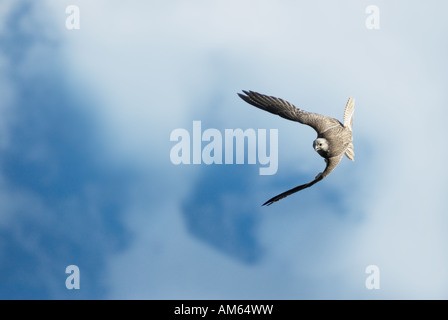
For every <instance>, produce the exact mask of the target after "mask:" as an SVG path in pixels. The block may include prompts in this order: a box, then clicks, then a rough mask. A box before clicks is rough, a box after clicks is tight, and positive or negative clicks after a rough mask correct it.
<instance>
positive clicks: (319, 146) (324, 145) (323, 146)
mask: <svg viewBox="0 0 448 320" xmlns="http://www.w3.org/2000/svg"><path fill="white" fill-rule="evenodd" d="M313 148H314V150H316V152H318V153H319V154H321V153H325V152H327V151H328V140H327V139H325V138H317V139H316V140H314V142H313Z"/></svg>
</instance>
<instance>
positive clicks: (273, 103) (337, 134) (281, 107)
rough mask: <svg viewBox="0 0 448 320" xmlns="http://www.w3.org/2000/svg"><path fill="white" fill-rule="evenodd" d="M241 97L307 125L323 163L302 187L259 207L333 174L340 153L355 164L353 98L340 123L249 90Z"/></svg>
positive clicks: (340, 155) (254, 104)
mask: <svg viewBox="0 0 448 320" xmlns="http://www.w3.org/2000/svg"><path fill="white" fill-rule="evenodd" d="M243 92H244V94H241V93H238V95H239V96H240V98H241V99H243V100H244V101H246V102H247V103H249V104H251V105H253V106H255V107H257V108H260V109H262V110H265V111H268V112H270V113H273V114H277V115H279V116H280V117H282V118H285V119H288V120H292V121H297V122H300V123H303V124H306V125H309V126H310V127H312V128H313V129H314V130H316V132H317V138H316V140H314V141H313V148H314V150H316V152H317V153H319V154H320V155H321V156H322V157H323V158H324V159H325V163H326V167H325V170H324V171H323V172H321V173H319V174H318V175H317V176H316V177H315V178H314V180H313V181H311V182H308V183H305V184H302V185H300V186H297V187H295V188H292V189H290V190H288V191H285V192H283V193H281V194H279V195H277V196H275V197H273V198H271V199H269V200H268V201H266V202H265V203H264V204H263V205H268V206H269V205H271V204H273V203H274V202H276V201H278V200H280V199H283V198H285V197H287V196H289V195H290V194H293V193H295V192H297V191H300V190H303V189H305V188H309V187H311V186H312V185H314V184H315V183H317V182H319V181H320V180H322V179H323V178H325V177H326V176H328V175H329V174H330V172H331V171H333V169H334V168H336V166H337V165H338V164H339V162H340V161H341V159H342V157H343V156H344V154H345V155H346V156H347V158H349V159H350V160H352V161H355V159H354V156H355V153H354V151H353V143H352V141H353V137H352V125H353V113H354V112H355V99H352V97H350V98H349V99H348V101H347V105H346V106H345V111H344V124H342V123H341V122H339V121H338V120H337V119H335V118H331V117H327V116H323V115H320V114H317V113H311V112H307V111H304V110H301V109H299V108H297V107H295V106H294V105H292V104H291V103H289V102H288V101H285V100H283V99H280V98H275V97H272V96H266V95H264V94H260V93H257V92H253V91H244V90H243Z"/></svg>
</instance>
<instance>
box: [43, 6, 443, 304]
mask: <svg viewBox="0 0 448 320" xmlns="http://www.w3.org/2000/svg"><path fill="white" fill-rule="evenodd" d="M47 3H48V5H49V6H51V7H52V8H54V9H53V13H54V15H55V20H56V21H59V22H61V28H64V26H65V24H64V23H63V20H62V19H61V18H59V17H60V15H62V16H64V12H65V11H64V10H63V9H64V3H63V2H62V3H61V2H55V1H47ZM67 3H68V2H67ZM401 3H402V6H401V7H400V6H398V5H396V4H395V5H389V4H386V3H383V4H381V5H380V9H381V10H382V11H381V12H382V15H384V17H385V19H383V20H382V21H383V22H382V23H383V24H382V28H381V29H380V30H378V31H368V30H366V29H365V27H364V17H365V13H364V9H365V8H364V7H363V6H362V4H359V3H357V4H356V5H353V2H350V1H346V2H343V4H340V3H338V4H336V3H330V2H329V1H328V2H323V3H322V2H320V3H319V4H312V5H311V4H310V5H307V6H305V5H302V4H295V3H294V4H292V3H290V2H288V3H283V4H280V5H277V4H275V5H274V4H273V2H269V1H264V2H262V3H258V4H257V5H256V6H255V7H254V4H253V2H251V1H243V2H241V1H240V2H236V1H234V2H230V3H229V2H226V3H224V2H222V3H217V2H213V3H211V2H206V1H198V2H196V3H195V5H193V4H192V3H188V4H187V3H184V2H172V3H165V4H162V5H159V4H157V5H156V4H154V3H152V2H149V3H142V2H132V4H129V2H128V3H127V4H126V5H124V4H122V3H121V2H106V1H96V2H94V3H92V2H89V1H79V6H80V9H81V30H79V31H66V30H64V31H62V30H61V34H63V37H64V41H65V50H66V51H65V54H66V57H67V71H68V70H69V71H68V72H69V73H70V74H72V75H73V79H74V80H73V82H74V84H76V83H77V81H78V82H79V81H81V82H84V83H83V84H82V85H81V86H82V87H84V88H86V87H91V88H92V89H90V92H92V96H94V97H95V98H96V99H98V101H100V102H102V103H100V104H99V108H98V110H94V112H97V113H99V114H100V115H101V116H102V119H103V121H104V122H103V123H102V124H101V125H102V126H103V127H104V128H103V129H104V133H105V137H106V138H107V142H108V143H109V144H110V153H111V154H112V155H113V156H114V157H118V156H123V157H124V158H126V159H127V161H130V162H131V163H133V164H136V165H138V166H139V167H140V168H142V169H143V170H144V172H143V174H146V175H148V176H150V175H153V174H155V172H156V173H157V178H159V179H162V177H163V181H161V180H160V181H158V182H160V183H161V187H159V189H158V190H163V191H167V190H170V191H171V193H166V194H162V193H160V198H159V201H158V203H156V204H152V203H151V204H149V203H145V202H144V201H143V200H142V199H141V198H140V199H139V201H142V202H143V203H141V204H140V205H141V207H139V208H137V209H135V208H134V205H135V204H133V203H130V204H129V206H130V208H129V215H128V216H127V217H126V219H127V220H126V223H127V224H128V225H129V228H130V229H131V230H132V231H133V233H134V234H135V240H134V242H133V244H132V245H131V246H130V247H129V249H128V250H126V251H125V252H123V253H120V254H117V255H115V256H111V257H110V261H109V266H108V270H107V274H108V279H107V282H108V284H109V289H110V297H112V298H154V299H155V298H204V299H206V298H229V299H230V298H307V297H312V298H321V297H324V298H338V297H343V298H345V297H348V298H357V297H361V298H372V297H373V298H375V297H384V298H446V290H445V289H444V288H445V287H446V284H447V278H446V275H445V270H446V269H447V268H446V267H447V265H448V259H447V258H448V257H447V256H446V253H445V252H446V250H445V249H446V248H445V247H446V245H445V243H447V241H446V240H447V239H446V235H445V230H444V228H443V227H444V226H445V225H446V218H445V215H444V212H446V205H445V203H444V194H445V193H446V183H445V181H446V173H445V170H444V163H443V158H444V156H445V155H446V153H445V152H444V150H440V144H441V143H442V142H443V137H445V136H446V133H445V132H444V129H443V128H444V126H443V122H442V121H444V120H443V119H446V118H447V117H446V111H445V109H444V103H445V102H446V100H447V99H446V96H445V93H444V91H443V90H444V89H443V87H444V86H445V83H443V85H442V84H441V83H440V80H442V79H443V77H441V75H440V73H441V71H440V70H439V69H437V68H435V67H434V62H431V61H428V60H431V56H430V55H431V54H433V53H434V55H435V56H436V57H440V56H439V54H438V49H439V48H440V45H439V44H438V43H435V42H429V43H425V44H426V45H427V46H426V47H425V48H420V47H419V43H418V41H416V40H415V39H414V38H413V37H410V36H406V37H403V38H401V37H399V36H400V35H401V34H402V33H403V32H404V31H403V25H404V24H406V23H407V22H406V21H403V19H404V18H403V16H406V15H405V14H403V11H404V12H406V10H411V12H414V9H415V7H414V6H415V4H409V3H405V2H401ZM70 4H71V3H70ZM442 13H443V10H440V11H439V13H438V14H440V15H442ZM435 14H437V12H436V13H435ZM439 18H440V19H441V21H443V16H440V17H439ZM395 19H396V20H395ZM419 19H420V20H419V26H421V25H423V22H422V20H423V21H426V22H427V23H430V21H429V19H433V20H437V19H436V18H434V17H428V16H419ZM411 29H412V30H414V29H416V27H412V26H411ZM445 31H446V27H444V28H440V29H433V28H431V29H426V30H425V31H423V33H424V35H426V34H429V33H431V34H432V35H433V37H434V33H435V34H438V35H439V36H440V37H439V38H437V37H435V38H436V39H442V38H443V34H444V33H445ZM64 32H65V33H64ZM428 46H429V47H428ZM216 61H218V63H217V62H216ZM436 61H437V63H435V65H438V64H439V63H440V64H441V65H442V66H444V67H446V65H445V62H443V61H440V58H438V59H437V60H436ZM224 76H225V77H224ZM221 77H224V78H221ZM223 87H224V88H225V92H227V91H229V96H227V95H225V96H224V97H223V98H222V99H223V102H222V105H220V108H217V107H216V106H215V105H214V103H208V102H207V101H213V95H214V94H215V93H216V92H218V93H222V91H224V90H223V89H222V88H223ZM241 89H253V90H259V91H263V92H265V93H267V94H272V95H277V96H281V97H284V98H287V99H288V100H291V102H293V103H295V104H296V105H297V106H299V107H304V108H307V109H309V110H311V111H316V112H321V113H325V114H329V115H333V116H335V117H338V118H339V119H341V118H342V112H343V106H344V103H345V101H346V99H347V97H348V95H349V94H352V95H354V96H355V97H356V99H357V105H356V112H355V139H356V140H355V152H356V157H357V158H356V159H357V160H356V162H355V163H354V164H351V163H343V164H341V167H340V168H338V170H336V171H335V172H334V174H332V176H331V177H329V178H328V179H326V181H323V182H321V185H322V184H326V188H334V189H333V190H337V188H338V187H339V188H340V185H341V183H344V186H346V187H347V190H350V191H345V192H344V193H343V194H344V197H346V199H342V200H341V202H342V203H343V204H344V205H345V206H346V207H347V211H348V213H346V214H341V213H340V212H334V209H332V208H331V207H329V206H330V205H331V202H330V204H326V203H325V200H322V199H320V198H319V195H318V192H317V190H316V188H314V190H313V191H310V192H308V193H307V194H306V195H301V196H303V197H310V198H311V199H313V201H315V205H314V206H313V205H309V206H305V207H301V206H300V205H301V198H300V197H299V196H297V197H296V198H295V199H288V200H284V201H288V202H287V204H281V205H280V204H279V205H278V206H277V207H274V206H272V207H270V208H267V210H265V211H263V212H266V214H263V216H262V220H261V222H260V224H261V225H260V227H259V230H258V233H257V237H258V240H259V241H260V243H262V245H263V246H264V248H265V255H264V257H263V259H262V261H261V262H259V263H258V264H256V265H245V264H241V263H239V262H238V261H236V260H232V259H231V258H229V257H227V256H225V255H223V254H221V253H219V252H217V251H215V250H214V249H212V248H211V247H208V246H207V245H206V244H204V243H203V242H200V241H198V240H195V239H194V238H192V236H191V235H190V234H189V233H188V232H187V230H186V228H185V226H184V224H183V220H182V216H181V214H180V209H179V203H181V202H182V201H183V200H184V199H185V197H186V196H187V195H188V194H189V189H190V188H191V187H192V186H194V179H195V176H196V175H197V172H198V171H200V170H201V167H198V168H194V169H193V168H185V170H183V171H181V170H176V175H174V174H170V172H171V171H172V165H171V163H170V162H169V146H170V144H169V133H170V131H171V130H172V129H175V128H178V127H179V126H183V125H190V124H191V120H203V119H196V117H198V116H199V117H200V116H202V115H207V117H210V118H211V119H213V118H214V117H215V118H218V119H219V121H221V123H222V124H223V125H224V126H234V125H236V124H238V125H240V126H243V125H245V126H247V127H255V126H260V127H262V126H265V127H273V126H274V127H278V128H281V131H280V136H279V138H280V148H281V149H280V155H279V156H280V162H281V163H280V166H282V165H284V166H285V167H286V168H290V169H291V170H292V172H299V170H300V172H310V177H312V176H314V174H315V173H317V172H318V170H321V168H322V167H323V161H322V160H321V159H319V158H318V157H316V156H315V155H314V154H313V153H312V151H311V147H310V145H311V141H312V139H313V138H314V133H313V132H312V131H311V129H309V128H302V127H297V126H295V124H293V123H286V122H285V120H283V119H275V118H274V117H273V116H271V115H268V114H263V113H262V112H257V111H258V110H253V109H251V108H249V107H247V106H246V105H244V104H242V102H241V101H239V100H238V98H237V97H236V95H235V93H236V92H235V91H238V90H241ZM192 118H194V119H192ZM165 133H166V135H165ZM302 138H303V139H302ZM282 139H283V140H282ZM283 146H285V147H286V146H291V148H297V150H295V149H294V150H291V151H290V150H288V149H286V148H285V147H283ZM282 148H283V149H282ZM302 150H303V152H302ZM422 151H423V152H422ZM300 161H303V167H302V163H301V162H300ZM344 161H346V160H344ZM346 162H347V161H346ZM285 164H286V165H287V166H286V165H285ZM285 167H284V168H285ZM299 167H300V168H299ZM302 168H304V169H303V171H302ZM358 168H359V169H358ZM280 170H281V168H280V169H279V174H280V173H281V171H280ZM294 170H295V171H294ZM353 172H356V176H355V177H353V176H352V173H353ZM275 178H276V177H275V176H273V177H271V180H270V181H274V180H275ZM148 179H149V178H148ZM343 179H347V180H348V179H349V180H350V181H352V183H353V186H352V185H350V184H349V183H347V182H346V181H344V182H341V181H340V180H343ZM263 181H266V180H263ZM151 183H152V184H154V183H155V181H150V182H149V184H150V185H151ZM299 183H301V182H300V181H298V182H297V184H299ZM153 188H155V187H153ZM270 188H273V187H270ZM285 188H286V186H285ZM320 190H324V189H320ZM325 190H327V189H325ZM156 191H157V190H156ZM267 191H269V192H270V191H272V192H275V191H276V190H263V192H267ZM285 203H286V202H285ZM276 205H277V204H276ZM276 208H282V211H281V212H280V211H277V210H279V209H276ZM299 209H300V210H299ZM300 211H301V212H300ZM312 211H315V212H312ZM303 212H305V213H303ZM310 212H312V214H311V213H310ZM368 264H376V265H378V266H379V267H380V270H381V276H382V278H381V279H382V282H381V283H382V289H381V290H380V292H379V293H378V295H375V294H376V293H373V292H371V291H367V290H366V289H365V288H364V287H363V286H364V280H365V277H366V275H365V274H364V268H365V267H366V266H367V265H368ZM334 279H337V280H334ZM333 281H334V282H333Z"/></svg>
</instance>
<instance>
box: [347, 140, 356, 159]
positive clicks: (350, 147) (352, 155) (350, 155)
mask: <svg viewBox="0 0 448 320" xmlns="http://www.w3.org/2000/svg"><path fill="white" fill-rule="evenodd" d="M345 155H346V156H347V158H349V159H350V160H352V161H355V151H353V143H350V144H349V145H348V147H347V149H346V150H345Z"/></svg>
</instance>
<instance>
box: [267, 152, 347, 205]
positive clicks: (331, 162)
mask: <svg viewBox="0 0 448 320" xmlns="http://www.w3.org/2000/svg"><path fill="white" fill-rule="evenodd" d="M342 156H343V154H341V155H339V156H336V157H332V158H328V159H325V162H326V163H327V166H326V167H325V170H324V171H323V172H321V173H319V174H318V175H317V176H316V178H314V180H313V181H311V182H308V183H305V184H302V185H300V186H297V187H295V188H292V189H290V190H288V191H285V192H283V193H280V194H279V195H277V196H275V197H272V198H271V199H269V200H268V201H266V202H265V203H263V206H266V205H267V206H270V205H271V204H273V203H274V202H277V201H278V200H281V199H283V198H286V197H287V196H289V195H290V194H293V193H296V192H298V191H300V190H303V189H306V188H309V187H311V186H312V185H314V184H316V183H317V182H319V181H320V180H322V179H323V178H325V177H326V176H328V175H329V174H330V172H331V171H333V169H334V168H336V166H337V165H338V164H339V162H341V159H342Z"/></svg>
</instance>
